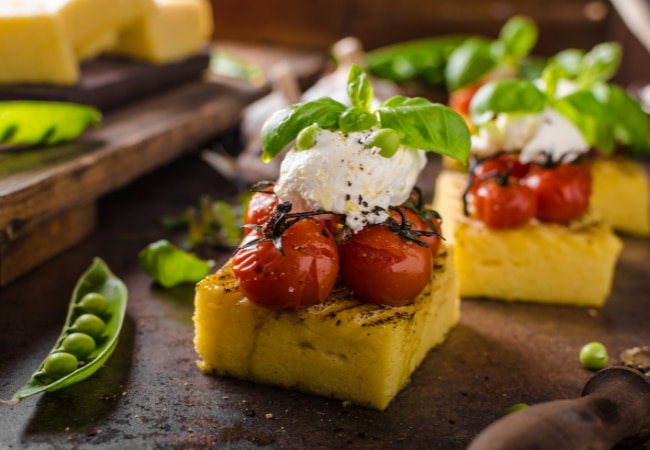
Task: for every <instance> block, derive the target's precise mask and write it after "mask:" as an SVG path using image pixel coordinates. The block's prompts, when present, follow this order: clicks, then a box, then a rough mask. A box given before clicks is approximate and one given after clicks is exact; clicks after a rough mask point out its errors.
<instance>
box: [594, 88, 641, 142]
mask: <svg viewBox="0 0 650 450" xmlns="http://www.w3.org/2000/svg"><path fill="white" fill-rule="evenodd" d="M593 93H594V96H595V97H596V99H597V100H598V101H599V102H601V103H603V104H604V105H605V106H606V108H607V109H608V110H609V111H610V112H611V116H612V117H613V118H614V119H615V122H614V138H615V139H616V141H617V142H620V143H621V144H623V145H624V146H625V147H627V148H629V149H630V150H631V151H632V153H634V154H637V155H641V154H647V153H648V150H649V148H648V133H650V129H649V128H650V122H649V120H648V114H647V113H646V112H645V111H644V110H643V108H641V105H640V104H639V102H637V101H636V100H635V99H634V98H632V97H631V96H630V95H629V94H628V93H627V92H626V91H625V89H623V88H622V87H620V86H616V85H612V84H605V83H601V84H599V85H597V86H595V87H594V89H593Z"/></svg>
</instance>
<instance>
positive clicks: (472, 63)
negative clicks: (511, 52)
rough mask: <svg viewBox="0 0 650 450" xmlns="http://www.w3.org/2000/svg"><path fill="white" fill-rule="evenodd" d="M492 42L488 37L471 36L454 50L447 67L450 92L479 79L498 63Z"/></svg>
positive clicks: (446, 73) (446, 74) (446, 76)
mask: <svg viewBox="0 0 650 450" xmlns="http://www.w3.org/2000/svg"><path fill="white" fill-rule="evenodd" d="M491 47H492V44H491V42H490V41H489V40H487V39H482V38H470V39H467V40H466V41H465V42H463V43H462V44H461V45H460V46H458V48H456V50H454V51H453V53H452V54H451V56H450V57H449V61H447V67H446V68H445V79H446V80H447V88H448V89H449V91H450V92H453V91H455V90H457V89H460V88H461V87H463V86H467V85H468V84H470V83H473V82H475V81H478V80H479V79H480V78H481V77H482V76H483V75H485V74H486V73H488V72H489V71H490V70H492V68H493V67H494V66H495V65H496V59H495V57H494V55H493V53H492V48H491Z"/></svg>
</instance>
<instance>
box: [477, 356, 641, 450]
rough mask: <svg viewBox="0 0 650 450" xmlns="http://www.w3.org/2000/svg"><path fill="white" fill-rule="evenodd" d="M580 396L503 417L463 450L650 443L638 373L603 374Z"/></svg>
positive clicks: (595, 448)
mask: <svg viewBox="0 0 650 450" xmlns="http://www.w3.org/2000/svg"><path fill="white" fill-rule="evenodd" d="M582 395H583V397H581V398H578V399H574V400H557V401H553V402H547V403H541V404H539V405H534V406H531V407H529V408H526V409H523V410H520V411H518V412H516V413H513V414H511V415H508V416H506V417H504V418H503V419H501V420H499V421H497V422H495V423H493V424H492V425H490V426H489V427H487V428H486V429H485V430H484V431H483V432H482V433H481V434H479V435H478V437H477V438H476V439H475V440H474V441H473V442H472V444H471V445H470V446H469V447H468V450H506V449H507V450H524V449H536V450H544V449H549V450H588V449H589V450H601V449H602V450H610V449H611V448H612V447H614V446H615V445H616V444H619V443H629V444H633V443H634V444H636V443H639V442H644V441H645V440H647V439H649V438H650V379H648V377H646V376H644V375H643V374H642V373H641V372H639V371H637V370H633V369H629V368H626V367H615V368H610V369H604V370H602V371H600V372H598V373H597V374H596V375H594V376H593V377H592V378H591V379H590V380H589V382H588V383H587V384H586V385H585V388H584V390H583V392H582Z"/></svg>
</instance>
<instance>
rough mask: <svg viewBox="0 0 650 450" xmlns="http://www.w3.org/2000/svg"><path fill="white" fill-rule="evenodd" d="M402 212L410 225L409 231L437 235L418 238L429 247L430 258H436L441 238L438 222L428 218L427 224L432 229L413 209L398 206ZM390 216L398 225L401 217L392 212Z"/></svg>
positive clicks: (435, 219)
mask: <svg viewBox="0 0 650 450" xmlns="http://www.w3.org/2000/svg"><path fill="white" fill-rule="evenodd" d="M399 208H400V209H401V210H402V211H403V212H404V215H405V217H406V220H408V221H409V222H410V223H411V229H412V230H416V231H429V232H436V233H438V235H437V236H436V235H433V236H419V239H420V240H421V241H423V242H425V243H426V244H427V245H428V246H429V251H430V252H431V256H434V257H435V256H436V255H437V254H438V249H439V248H440V239H441V236H442V229H441V228H440V220H438V219H437V218H436V217H429V218H428V219H429V222H431V225H433V226H434V228H432V227H431V226H430V225H429V224H428V223H427V221H426V220H425V219H424V218H422V217H421V216H420V215H419V214H418V213H417V212H415V211H414V210H413V209H411V208H408V207H405V206H400V207H399ZM391 216H392V217H393V219H395V220H396V221H397V222H398V223H401V220H402V218H401V216H400V214H399V213H398V212H397V211H392V212H391Z"/></svg>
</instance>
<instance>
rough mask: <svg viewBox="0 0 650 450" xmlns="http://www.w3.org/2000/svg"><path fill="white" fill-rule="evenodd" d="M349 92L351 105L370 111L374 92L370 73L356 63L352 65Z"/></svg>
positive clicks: (348, 85)
mask: <svg viewBox="0 0 650 450" xmlns="http://www.w3.org/2000/svg"><path fill="white" fill-rule="evenodd" d="M347 93H348V97H349V98H350V105H351V106H352V107H353V108H358V109H361V110H364V111H370V107H371V105H372V96H373V94H374V92H373V89H372V85H371V84H370V81H369V80H368V75H366V73H365V72H364V71H363V69H361V67H359V66H357V65H356V64H353V65H352V68H351V69H350V75H349V76H348V84H347Z"/></svg>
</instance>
